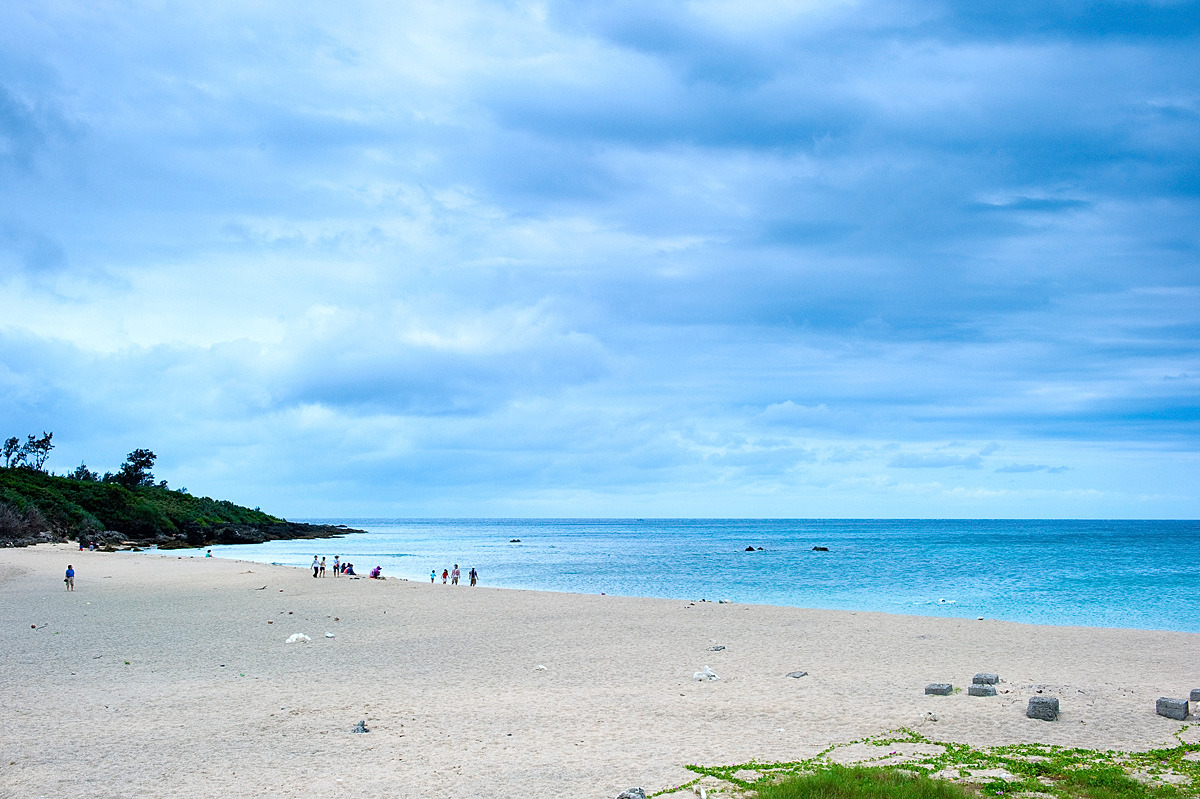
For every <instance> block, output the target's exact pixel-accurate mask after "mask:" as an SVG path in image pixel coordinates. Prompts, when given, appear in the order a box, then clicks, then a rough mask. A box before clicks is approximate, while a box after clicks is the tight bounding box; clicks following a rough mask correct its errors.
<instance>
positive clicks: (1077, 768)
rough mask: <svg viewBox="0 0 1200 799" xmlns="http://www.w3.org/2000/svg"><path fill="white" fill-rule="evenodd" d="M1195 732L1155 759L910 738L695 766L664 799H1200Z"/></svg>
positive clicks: (896, 735)
mask: <svg viewBox="0 0 1200 799" xmlns="http://www.w3.org/2000/svg"><path fill="white" fill-rule="evenodd" d="M1190 727H1191V725H1185V726H1183V727H1181V728H1180V729H1179V730H1178V731H1177V732H1176V734H1175V737H1176V740H1178V742H1179V743H1178V744H1177V745H1176V746H1172V747H1170V748H1163V749H1153V750H1150V751H1148V752H1119V751H1113V750H1109V751H1099V750H1093V749H1068V748H1063V747H1058V746H1048V745H1044V744H1012V745H1008V746H997V747H991V748H987V749H975V748H973V747H970V746H967V745H966V744H958V743H951V742H946V741H935V740H932V739H929V738H926V737H925V736H923V735H920V734H919V733H917V732H914V731H913V730H910V729H907V728H902V729H900V730H897V731H895V732H892V733H888V734H886V735H883V736H879V737H875V738H867V739H863V740H861V741H851V742H849V743H843V744H835V745H833V746H830V747H829V748H827V749H825V750H824V751H822V752H820V753H819V754H817V755H816V756H814V757H811V758H809V759H807V760H800V761H796V762H791V763H758V762H750V763H742V764H738V765H733V766H688V768H689V769H690V770H691V771H693V772H695V773H697V774H699V775H700V776H699V777H698V778H696V779H695V780H692V781H691V782H688V783H686V784H684V785H680V786H678V787H677V788H674V789H669V790H666V791H663V792H661V793H660V794H658V795H668V796H670V795H678V796H682V795H684V794H692V793H693V791H694V792H697V793H698V792H699V791H700V789H701V788H704V789H705V794H706V795H708V796H711V797H755V796H756V797H758V799H801V797H803V798H804V799H993V798H994V797H1000V798H1001V799H1193V797H1196V798H1197V799H1200V736H1197V735H1195V734H1194V733H1195V732H1197V731H1198V730H1192V731H1191V733H1189V728H1190ZM1185 735H1186V738H1187V739H1191V741H1190V742H1186V741H1185Z"/></svg>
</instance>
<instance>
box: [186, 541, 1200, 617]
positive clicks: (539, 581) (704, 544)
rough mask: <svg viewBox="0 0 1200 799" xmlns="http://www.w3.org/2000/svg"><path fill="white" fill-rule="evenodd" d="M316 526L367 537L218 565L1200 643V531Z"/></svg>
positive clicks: (225, 549) (285, 544)
mask: <svg viewBox="0 0 1200 799" xmlns="http://www.w3.org/2000/svg"><path fill="white" fill-rule="evenodd" d="M307 521H314V522H315V521H320V522H323V523H333V524H345V525H348V526H350V527H357V528H360V529H364V530H367V531H368V532H367V534H365V535H351V536H347V537H345V538H343V539H332V540H316V541H272V542H268V543H266V544H256V545H243V546H214V547H212V550H213V555H214V556H216V557H229V558H239V559H242V560H252V561H258V562H264V563H282V564H286V565H293V566H301V567H307V566H308V565H309V564H310V563H311V562H312V557H313V555H314V554H316V555H323V556H325V557H326V558H327V559H328V562H329V563H332V562H333V556H334V555H335V554H336V555H341V556H342V559H343V560H347V559H348V560H349V561H350V562H352V563H353V564H354V566H355V570H356V571H358V572H359V573H360V574H365V573H366V572H367V571H368V570H369V569H371V568H373V567H375V566H382V567H383V573H384V575H385V576H390V577H402V578H406V579H409V580H428V579H429V572H430V570H431V569H433V570H436V571H437V573H438V575H439V577H438V582H439V584H440V582H441V577H440V575H441V572H442V569H444V568H451V567H452V565H453V564H454V563H458V564H459V566H460V567H461V569H462V573H463V575H464V582H465V576H466V574H467V572H468V571H469V570H470V568H471V567H472V566H474V567H475V568H476V569H478V571H479V573H480V577H481V582H482V584H483V585H491V586H500V587H506V588H530V589H541V590H550V591H569V592H575V593H591V594H599V593H607V594H621V595H628V596H646V597H669V598H676V599H702V598H703V599H708V600H710V601H713V600H718V599H725V600H730V601H733V602H740V603H757V604H769V605H789V606H794V607H807V608H830V609H841V610H877V611H885V612H888V613H904V614H910V615H921V616H952V617H960V618H976V617H978V616H983V617H985V618H992V619H1007V620H1010V621H1021V622H1031V623H1035V624H1059V625H1086V626H1092V627H1131V628H1140V629H1165V630H1181V631H1189V632H1200V569H1198V568H1197V567H1198V566H1200V563H1198V561H1200V522H1196V521H1058V520H1054V521H1047V520H998V521H996V520H965V521H964V520H821V519H799V520H780V519H715V520H714V519H646V520H642V519H320V520H318V519H310V520H307ZM514 538H517V539H520V543H510V539H514ZM747 546H753V547H755V551H754V552H745V551H744V550H745V548H746V547H747ZM814 546H825V547H828V548H829V551H828V552H814V551H813V547H814ZM758 547H762V551H758V549H757V548H758ZM181 554H202V551H201V550H184V551H182V553H181Z"/></svg>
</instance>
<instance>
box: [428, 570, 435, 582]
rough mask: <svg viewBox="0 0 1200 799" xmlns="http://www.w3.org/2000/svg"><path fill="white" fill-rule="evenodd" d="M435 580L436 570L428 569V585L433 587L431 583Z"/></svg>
mask: <svg viewBox="0 0 1200 799" xmlns="http://www.w3.org/2000/svg"><path fill="white" fill-rule="evenodd" d="M436 579H437V570H436V569H430V570H429V584H430V585H433V581H434V580H436Z"/></svg>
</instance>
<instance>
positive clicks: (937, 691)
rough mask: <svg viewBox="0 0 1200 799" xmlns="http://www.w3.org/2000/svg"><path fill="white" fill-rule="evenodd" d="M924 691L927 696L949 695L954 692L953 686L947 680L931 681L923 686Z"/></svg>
mask: <svg viewBox="0 0 1200 799" xmlns="http://www.w3.org/2000/svg"><path fill="white" fill-rule="evenodd" d="M925 693H926V694H927V695H929V696H949V695H950V694H952V693H954V686H953V685H951V684H950V683H948V682H931V683H929V685H926V686H925Z"/></svg>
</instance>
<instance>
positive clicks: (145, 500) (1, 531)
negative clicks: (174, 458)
mask: <svg viewBox="0 0 1200 799" xmlns="http://www.w3.org/2000/svg"><path fill="white" fill-rule="evenodd" d="M52 438H53V434H52V433H44V434H43V435H42V437H41V438H37V437H35V436H32V435H31V436H29V437H28V438H27V440H26V441H25V443H24V444H22V443H21V441H20V440H19V439H17V438H16V437H13V438H10V439H8V440H7V441H5V442H4V448H3V453H2V454H3V458H4V464H3V466H0V546H26V545H29V544H37V543H43V542H47V541H65V540H78V541H87V542H94V543H96V544H98V545H100V546H112V547H115V546H120V545H122V544H123V543H125V542H129V543H132V544H136V545H138V546H147V545H157V546H159V547H163V548H172V547H199V546H207V545H209V544H214V543H215V544H251V543H261V542H263V541H269V540H273V539H280V538H326V537H329V536H335V535H341V534H344V533H350V532H358V531H356V530H351V529H349V528H345V527H341V526H331V525H312V524H301V523H298V522H289V521H287V520H285V519H281V518H278V517H276V516H272V515H270V514H269V513H264V512H262V511H261V510H259V509H258V508H254V509H253V510H252V509H250V508H245V507H242V506H240V505H235V504H233V503H232V502H228V501H226V500H217V499H210V498H208V497H196V496H192V495H191V494H190V493H189V492H188V490H187V489H186V488H182V489H179V490H174V489H171V488H170V487H169V486H168V485H167V482H166V481H165V480H161V481H159V482H157V483H156V482H155V481H154V474H153V471H152V469H153V466H154V461H155V458H156V456H155V455H154V453H153V452H151V451H150V450H147V449H135V450H134V451H133V452H131V453H129V457H128V458H127V459H126V461H125V463H124V464H122V466H121V467H120V469H118V470H117V471H116V472H109V473H105V474H104V475H103V476H101V475H99V474H97V473H96V472H93V471H91V470H90V469H88V468H87V466H86V465H84V464H80V465H79V467H78V468H77V469H75V471H74V472H72V473H70V474H67V475H55V474H51V473H49V472H47V471H45V469H44V466H45V463H46V460H47V458H48V456H49V454H50V450H51V449H53V448H54V445H53V444H52V443H51V442H52Z"/></svg>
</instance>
